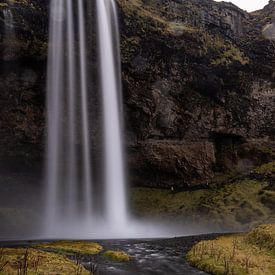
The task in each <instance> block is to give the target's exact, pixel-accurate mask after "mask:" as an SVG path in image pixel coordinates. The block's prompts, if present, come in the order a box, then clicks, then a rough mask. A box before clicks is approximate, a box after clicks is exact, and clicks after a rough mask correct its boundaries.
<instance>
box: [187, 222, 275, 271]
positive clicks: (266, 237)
mask: <svg viewBox="0 0 275 275" xmlns="http://www.w3.org/2000/svg"><path fill="white" fill-rule="evenodd" d="M274 234H275V225H274V224H273V225H263V226H260V227H258V228H256V229H255V230H253V231H251V232H250V233H245V234H234V235H228V236H223V237H219V238H217V239H216V240H213V241H202V242H199V243H197V244H196V245H195V246H193V247H192V249H191V250H190V251H189V252H188V254H187V260H188V261H189V262H190V263H191V264H192V265H193V266H195V267H196V268H198V269H201V270H203V271H206V272H208V273H211V274H214V275H222V274H238V275H246V274H247V275H273V274H275V255H274ZM269 242H270V244H269Z"/></svg>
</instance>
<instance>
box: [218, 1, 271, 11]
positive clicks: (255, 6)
mask: <svg viewBox="0 0 275 275" xmlns="http://www.w3.org/2000/svg"><path fill="white" fill-rule="evenodd" d="M216 1H217V2H221V0H216ZM223 1H225V2H232V3H233V4H235V5H236V6H239V7H240V8H241V9H243V10H247V11H255V10H259V9H262V8H263V7H264V6H265V5H267V4H268V2H269V0H230V1H227V0H223Z"/></svg>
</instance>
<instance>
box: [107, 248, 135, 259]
mask: <svg viewBox="0 0 275 275" xmlns="http://www.w3.org/2000/svg"><path fill="white" fill-rule="evenodd" d="M103 256H104V257H105V258H106V259H108V260H110V261H114V262H129V261H130V260H131V256H129V255H128V254H127V253H126V252H124V251H119V250H117V251H113V250H107V251H106V252H104V254H103Z"/></svg>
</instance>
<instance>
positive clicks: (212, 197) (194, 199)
mask: <svg viewBox="0 0 275 275" xmlns="http://www.w3.org/2000/svg"><path fill="white" fill-rule="evenodd" d="M267 187H268V184H267V183H261V182H258V181H254V180H239V181H235V182H234V183H230V184H223V185H217V186H210V188H209V189H201V190H193V191H183V192H171V191H170V190H164V189H154V188H134V189H133V190H132V194H131V202H132V208H133V211H134V213H135V214H136V215H137V216H139V217H146V218H161V219H163V218H166V219H171V220H174V219H175V218H177V220H180V221H184V222H185V223H192V222H194V223H195V222H196V221H197V219H198V218H199V219H200V223H201V225H202V226H203V225H205V226H209V225H210V226H214V228H213V229H215V230H219V229H223V230H225V229H226V230H245V229H250V228H252V227H255V226H257V225H259V224H261V223H263V222H266V221H271V222H272V221H274V220H275V214H274V211H272V208H270V205H267V204H266V203H265V202H264V201H263V196H264V194H265V192H266V190H265V188H267ZM273 199H274V200H275V192H274V193H273V192H272V193H271V194H269V200H273Z"/></svg>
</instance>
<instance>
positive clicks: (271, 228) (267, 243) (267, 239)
mask: <svg viewBox="0 0 275 275" xmlns="http://www.w3.org/2000/svg"><path fill="white" fill-rule="evenodd" d="M246 241H247V242H248V243H249V244H251V245H256V246H257V247H259V248H260V249H265V250H267V251H270V252H271V253H272V254H273V255H274V256H275V224H264V225H260V226H258V227H257V228H256V229H254V230H253V231H251V232H250V233H249V234H248V235H247V236H246Z"/></svg>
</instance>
